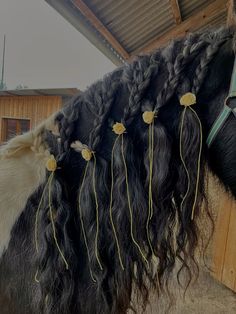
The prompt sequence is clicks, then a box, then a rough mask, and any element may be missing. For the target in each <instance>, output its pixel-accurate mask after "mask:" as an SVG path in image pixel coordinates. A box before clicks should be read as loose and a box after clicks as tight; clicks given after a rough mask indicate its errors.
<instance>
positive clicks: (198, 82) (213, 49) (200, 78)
mask: <svg viewBox="0 0 236 314" xmlns="http://www.w3.org/2000/svg"><path fill="white" fill-rule="evenodd" d="M226 40H227V39H226V38H224V39H223V40H222V41H219V42H214V43H213V45H210V46H208V47H207V49H206V53H205V54H203V57H202V58H201V59H200V62H199V65H198V66H197V68H196V70H195V76H194V79H193V85H192V92H193V93H194V94H196V95H197V94H198V92H199V90H200V88H201V86H202V84H203V82H204V80H205V77H206V75H207V73H208V70H209V68H208V65H209V63H210V62H211V61H212V60H213V58H214V57H215V55H216V54H217V52H218V51H219V48H220V47H221V45H222V44H223V43H224V42H225V41H226Z"/></svg>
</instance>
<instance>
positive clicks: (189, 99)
mask: <svg viewBox="0 0 236 314" xmlns="http://www.w3.org/2000/svg"><path fill="white" fill-rule="evenodd" d="M180 104H181V105H182V106H192V105H194V104H196V95H195V94H193V93H186V94H184V95H183V96H182V97H181V98H180Z"/></svg>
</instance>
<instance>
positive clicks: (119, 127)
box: [112, 122, 126, 135]
mask: <svg viewBox="0 0 236 314" xmlns="http://www.w3.org/2000/svg"><path fill="white" fill-rule="evenodd" d="M112 131H113V132H114V133H115V134H117V135H121V134H123V133H124V132H125V131H126V128H125V126H124V124H123V123H120V122H116V123H115V124H114V125H113V127H112Z"/></svg>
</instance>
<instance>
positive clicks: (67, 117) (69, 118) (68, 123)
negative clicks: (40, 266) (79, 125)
mask: <svg viewBox="0 0 236 314" xmlns="http://www.w3.org/2000/svg"><path fill="white" fill-rule="evenodd" d="M82 99H83V94H82V93H81V94H79V95H78V96H76V97H75V98H73V99H72V100H71V101H70V103H69V104H68V105H67V106H66V107H65V108H63V109H62V111H60V112H59V113H58V115H57V116H56V118H55V121H56V122H57V123H58V126H59V133H60V138H61V142H60V150H61V153H65V152H66V151H68V149H69V147H70V144H71V136H72V134H73V132H74V128H75V122H76V121H77V120H78V118H79V110H80V107H81V102H82Z"/></svg>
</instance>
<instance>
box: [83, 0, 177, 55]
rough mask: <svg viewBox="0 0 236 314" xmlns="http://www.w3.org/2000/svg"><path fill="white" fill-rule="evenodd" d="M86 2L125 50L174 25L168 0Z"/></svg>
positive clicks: (160, 33) (93, 0)
mask: <svg viewBox="0 0 236 314" xmlns="http://www.w3.org/2000/svg"><path fill="white" fill-rule="evenodd" d="M85 3H86V4H87V6H88V7H89V8H90V9H91V10H92V11H93V12H94V13H95V15H96V16H97V17H98V18H99V20H101V22H102V23H103V24H104V25H106V27H107V28H108V29H109V31H110V32H111V33H112V34H113V35H114V36H115V38H116V39H117V40H118V41H119V43H120V44H121V45H122V46H123V47H124V48H125V50H126V51H127V52H128V53H132V52H133V51H135V50H137V49H139V48H141V47H142V46H144V45H145V44H146V43H147V42H149V41H150V40H151V39H152V38H156V37H158V36H161V35H162V34H163V33H164V32H165V31H167V30H169V29H170V28H171V27H173V26H174V25H175V21H174V18H173V13H172V9H171V6H170V2H169V1H168V0H146V1H140V0H129V1H123V0H121V1H117V0H109V1H104V0H86V1H85Z"/></svg>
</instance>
